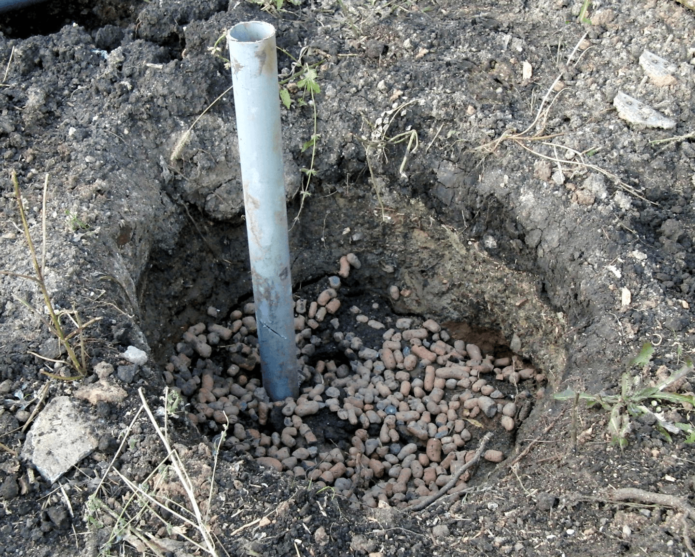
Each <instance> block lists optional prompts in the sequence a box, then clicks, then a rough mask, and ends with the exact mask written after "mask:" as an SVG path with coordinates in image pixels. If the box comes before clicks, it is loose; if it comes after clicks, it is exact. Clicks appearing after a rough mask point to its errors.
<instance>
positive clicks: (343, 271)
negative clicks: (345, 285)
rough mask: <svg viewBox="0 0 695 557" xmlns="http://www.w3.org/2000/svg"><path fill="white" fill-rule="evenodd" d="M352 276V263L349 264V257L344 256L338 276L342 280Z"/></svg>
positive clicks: (341, 259)
mask: <svg viewBox="0 0 695 557" xmlns="http://www.w3.org/2000/svg"><path fill="white" fill-rule="evenodd" d="M349 275H350V263H348V260H347V257H345V256H344V255H343V256H342V257H341V258H340V270H339V271H338V276H339V277H340V278H348V276H349Z"/></svg>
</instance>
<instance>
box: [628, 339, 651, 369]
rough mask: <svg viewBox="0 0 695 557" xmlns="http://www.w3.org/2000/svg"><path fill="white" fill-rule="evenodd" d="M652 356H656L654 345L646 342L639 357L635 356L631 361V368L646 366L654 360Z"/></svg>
mask: <svg viewBox="0 0 695 557" xmlns="http://www.w3.org/2000/svg"><path fill="white" fill-rule="evenodd" d="M652 354H654V347H653V346H652V343H651V342H645V343H644V344H643V345H642V350H640V351H639V354H637V356H635V357H634V358H633V359H632V360H630V365H631V366H645V365H647V364H648V363H649V362H650V360H651V359H652Z"/></svg>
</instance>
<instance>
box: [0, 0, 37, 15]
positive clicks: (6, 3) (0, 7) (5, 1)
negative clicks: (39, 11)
mask: <svg viewBox="0 0 695 557" xmlns="http://www.w3.org/2000/svg"><path fill="white" fill-rule="evenodd" d="M43 1H44V0H0V13H3V12H9V11H10V10H18V9H19V8H24V7H26V6H30V5H31V4H38V3H40V2H43Z"/></svg>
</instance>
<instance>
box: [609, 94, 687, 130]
mask: <svg viewBox="0 0 695 557" xmlns="http://www.w3.org/2000/svg"><path fill="white" fill-rule="evenodd" d="M613 106H614V107H615V109H616V110H617V111H618V116H619V117H620V118H622V119H623V120H625V121H627V122H630V123H631V124H637V125H640V126H646V127H648V128H662V129H664V130H670V129H673V128H675V127H676V122H675V121H674V120H672V119H671V118H667V117H666V116H664V115H663V114H661V112H659V111H657V110H654V109H653V108H652V107H650V106H648V105H646V104H644V103H643V102H640V101H638V100H637V99H634V98H632V97H630V96H629V95H626V94H625V93H623V92H622V91H618V94H617V95H616V96H615V98H614V99H613Z"/></svg>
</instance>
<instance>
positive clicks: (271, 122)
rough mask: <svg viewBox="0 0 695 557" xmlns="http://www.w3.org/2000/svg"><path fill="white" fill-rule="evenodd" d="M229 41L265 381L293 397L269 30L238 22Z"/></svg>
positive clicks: (274, 395) (278, 396) (275, 394)
mask: <svg viewBox="0 0 695 557" xmlns="http://www.w3.org/2000/svg"><path fill="white" fill-rule="evenodd" d="M227 43H228V45H229V54H230V61H231V66H232V83H233V85H234V106H235V111H236V121H237V132H238V138H239V156H240V159H241V177H242V182H243V185H244V207H245V210H246V230H247V232H248V242H249V255H250V256H251V275H252V279H253V295H254V301H255V304H256V322H257V326H258V344H259V347H260V355H261V370H262V373H263V386H264V387H265V390H266V392H267V393H268V395H269V396H270V398H271V399H272V400H282V399H285V398H287V397H290V396H291V397H294V398H297V396H298V394H299V380H298V372H297V356H296V350H297V348H296V345H295V342H294V316H293V313H292V277H291V275H290V248H289V241H288V238H287V208H286V205H285V183H284V175H283V166H282V143H281V139H282V135H281V130H280V94H279V93H280V90H279V89H280V88H279V84H278V71H277V53H276V50H275V28H274V27H273V26H272V25H270V24H269V23H263V22H260V21H250V22H245V23H239V24H237V25H235V26H234V27H232V28H231V29H230V30H229V32H228V33H227Z"/></svg>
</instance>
